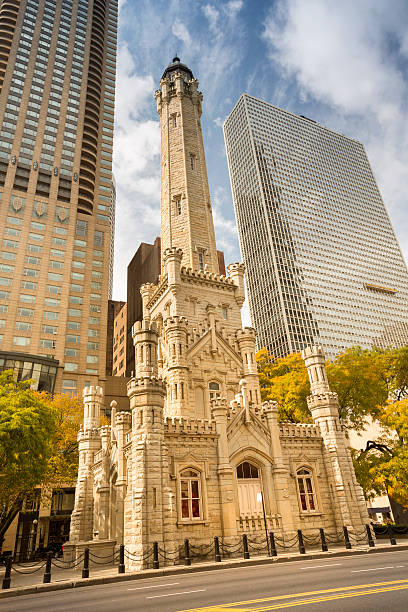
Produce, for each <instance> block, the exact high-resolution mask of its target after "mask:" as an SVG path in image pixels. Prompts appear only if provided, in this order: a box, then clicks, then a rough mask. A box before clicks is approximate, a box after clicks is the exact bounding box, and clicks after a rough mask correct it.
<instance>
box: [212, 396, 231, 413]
mask: <svg viewBox="0 0 408 612" xmlns="http://www.w3.org/2000/svg"><path fill="white" fill-rule="evenodd" d="M227 407H228V404H227V400H226V399H225V397H216V398H214V399H213V400H211V410H213V409H214V408H225V409H227Z"/></svg>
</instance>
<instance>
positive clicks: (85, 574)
mask: <svg viewBox="0 0 408 612" xmlns="http://www.w3.org/2000/svg"><path fill="white" fill-rule="evenodd" d="M82 578H89V548H85V550H84V567H83V568H82Z"/></svg>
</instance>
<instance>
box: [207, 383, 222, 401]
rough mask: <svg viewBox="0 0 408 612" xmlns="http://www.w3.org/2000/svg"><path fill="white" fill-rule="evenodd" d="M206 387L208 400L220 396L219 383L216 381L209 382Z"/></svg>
mask: <svg viewBox="0 0 408 612" xmlns="http://www.w3.org/2000/svg"><path fill="white" fill-rule="evenodd" d="M208 389H209V392H210V401H211V400H213V399H217V397H221V393H220V385H219V384H218V383H217V382H210V384H209V385H208Z"/></svg>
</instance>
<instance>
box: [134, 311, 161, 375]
mask: <svg viewBox="0 0 408 612" xmlns="http://www.w3.org/2000/svg"><path fill="white" fill-rule="evenodd" d="M132 337H133V344H134V346H135V368H136V372H135V374H136V378H139V377H144V376H157V343H158V331H157V326H156V324H155V323H150V322H149V320H148V319H143V321H136V323H135V324H134V325H133V327H132Z"/></svg>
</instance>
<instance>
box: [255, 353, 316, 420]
mask: <svg viewBox="0 0 408 612" xmlns="http://www.w3.org/2000/svg"><path fill="white" fill-rule="evenodd" d="M256 359H257V363H258V374H259V382H260V386H261V397H262V400H263V401H265V400H273V401H275V402H278V407H279V420H280V421H291V422H293V423H299V422H303V423H308V422H310V421H311V415H310V411H309V409H308V407H307V402H306V398H307V396H308V395H309V393H310V385H309V379H308V375H307V371H306V368H305V364H304V362H303V359H302V358H301V356H300V353H293V354H291V355H288V356H287V357H282V358H278V359H274V358H273V357H272V356H271V355H270V354H269V353H268V351H267V350H266V349H265V348H263V349H261V350H260V351H258V353H257V355H256Z"/></svg>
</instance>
